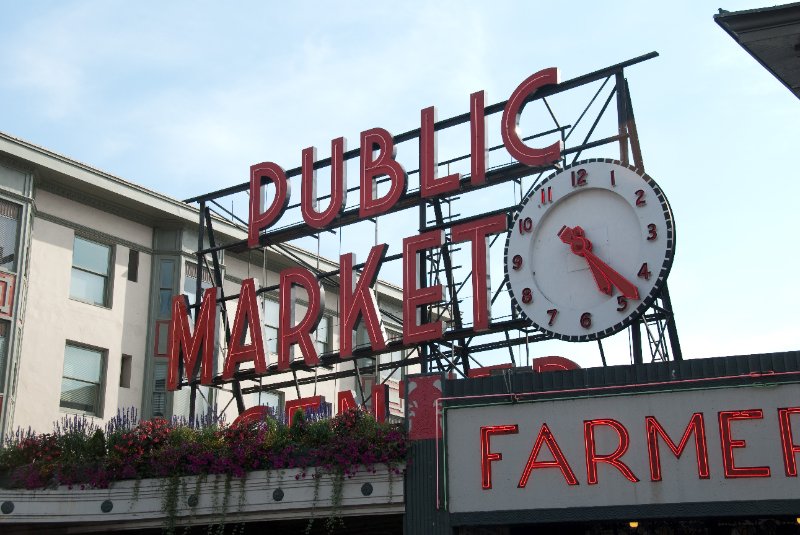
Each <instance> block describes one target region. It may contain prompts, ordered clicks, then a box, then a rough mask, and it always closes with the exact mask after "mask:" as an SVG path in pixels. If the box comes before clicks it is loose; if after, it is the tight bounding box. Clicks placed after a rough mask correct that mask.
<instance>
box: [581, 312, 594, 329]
mask: <svg viewBox="0 0 800 535" xmlns="http://www.w3.org/2000/svg"><path fill="white" fill-rule="evenodd" d="M591 326H592V315H591V314H590V313H589V312H584V313H583V314H581V327H583V328H584V329H588V328H589V327H591Z"/></svg>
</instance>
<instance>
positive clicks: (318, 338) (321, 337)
mask: <svg viewBox="0 0 800 535" xmlns="http://www.w3.org/2000/svg"><path fill="white" fill-rule="evenodd" d="M330 326H331V317H330V316H322V319H321V320H319V326H318V327H317V332H316V333H314V344H315V345H316V346H317V354H318V355H324V354H325V353H327V352H328V351H330V350H331V343H330Z"/></svg>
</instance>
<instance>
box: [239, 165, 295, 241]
mask: <svg viewBox="0 0 800 535" xmlns="http://www.w3.org/2000/svg"><path fill="white" fill-rule="evenodd" d="M267 180H269V181H270V182H272V184H273V185H274V186H275V196H274V197H273V199H272V204H271V205H270V206H269V209H266V210H265V208H264V194H263V192H262V191H261V186H263V185H264V184H265V183H266V181H267ZM290 196H291V185H290V184H289V181H288V180H286V173H285V172H284V171H283V169H282V168H281V166H279V165H278V164H276V163H272V162H264V163H259V164H256V165H251V166H250V224H249V225H248V226H247V246H248V247H258V245H259V241H258V233H259V232H260V231H261V230H262V229H265V228H267V227H269V226H270V225H271V224H272V223H274V222H275V221H277V220H278V219H279V218H280V217H281V215H283V212H284V210H286V206H287V205H288V204H289V197H290Z"/></svg>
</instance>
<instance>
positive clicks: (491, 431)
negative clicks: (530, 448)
mask: <svg viewBox="0 0 800 535" xmlns="http://www.w3.org/2000/svg"><path fill="white" fill-rule="evenodd" d="M516 433H519V426H518V425H517V424H514V425H487V426H482V427H481V487H482V488H484V489H490V488H492V461H502V460H503V454H502V453H494V452H492V451H490V446H489V439H490V438H491V436H492V435H513V434H516Z"/></svg>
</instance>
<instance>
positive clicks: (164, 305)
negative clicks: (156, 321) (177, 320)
mask: <svg viewBox="0 0 800 535" xmlns="http://www.w3.org/2000/svg"><path fill="white" fill-rule="evenodd" d="M171 308H172V290H159V291H158V317H159V318H169V317H170V314H171V312H172V311H171Z"/></svg>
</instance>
